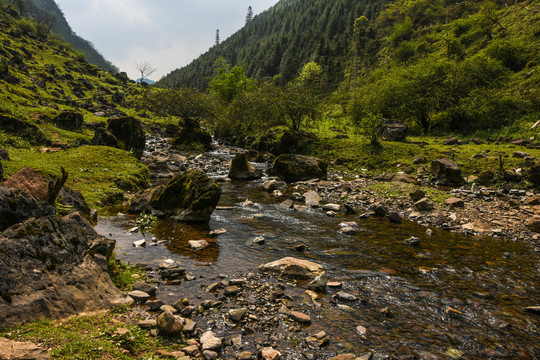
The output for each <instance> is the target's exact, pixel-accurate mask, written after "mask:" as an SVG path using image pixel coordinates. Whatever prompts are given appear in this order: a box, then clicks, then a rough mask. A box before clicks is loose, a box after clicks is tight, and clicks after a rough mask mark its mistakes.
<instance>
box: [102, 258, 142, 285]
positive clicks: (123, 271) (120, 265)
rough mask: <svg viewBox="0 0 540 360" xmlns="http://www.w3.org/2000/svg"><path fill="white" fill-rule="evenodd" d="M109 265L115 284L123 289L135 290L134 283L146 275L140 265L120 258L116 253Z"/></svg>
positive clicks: (110, 259)
mask: <svg viewBox="0 0 540 360" xmlns="http://www.w3.org/2000/svg"><path fill="white" fill-rule="evenodd" d="M108 267H109V275H110V276H111V280H112V282H113V284H114V285H116V287H117V288H119V289H120V290H122V291H131V290H133V284H135V283H136V282H137V281H139V279H141V278H143V277H144V275H145V272H144V270H143V269H142V268H140V267H139V266H134V265H130V264H126V263H124V262H122V261H120V260H118V258H117V257H116V254H115V253H113V255H112V256H111V257H110V258H109V260H108Z"/></svg>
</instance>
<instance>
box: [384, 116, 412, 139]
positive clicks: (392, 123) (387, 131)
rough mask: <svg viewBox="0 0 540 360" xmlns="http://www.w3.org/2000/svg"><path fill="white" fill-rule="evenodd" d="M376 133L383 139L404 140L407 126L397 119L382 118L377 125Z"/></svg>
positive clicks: (407, 131)
mask: <svg viewBox="0 0 540 360" xmlns="http://www.w3.org/2000/svg"><path fill="white" fill-rule="evenodd" d="M377 133H378V135H379V137H380V138H381V139H382V140H385V141H405V139H406V138H407V135H408V133H409V127H408V126H407V125H404V124H402V123H401V122H399V121H397V120H391V119H384V120H383V121H382V122H381V124H380V125H379V126H378V127H377Z"/></svg>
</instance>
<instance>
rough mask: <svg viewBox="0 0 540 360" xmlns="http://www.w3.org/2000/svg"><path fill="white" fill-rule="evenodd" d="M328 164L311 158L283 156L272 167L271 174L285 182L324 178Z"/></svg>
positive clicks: (292, 155)
mask: <svg viewBox="0 0 540 360" xmlns="http://www.w3.org/2000/svg"><path fill="white" fill-rule="evenodd" d="M327 167H328V164H327V163H326V161H324V160H321V159H317V158H316V157H312V156H304V155H294V154H284V155H280V156H278V157H277V158H276V159H275V160H274V164H273V165H272V174H273V175H276V176H279V177H280V178H282V179H283V180H285V181H287V182H295V181H302V180H309V179H313V178H326V174H327Z"/></svg>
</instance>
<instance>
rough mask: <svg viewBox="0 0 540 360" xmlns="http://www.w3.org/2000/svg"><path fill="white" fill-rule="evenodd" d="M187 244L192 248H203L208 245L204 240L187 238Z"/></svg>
mask: <svg viewBox="0 0 540 360" xmlns="http://www.w3.org/2000/svg"><path fill="white" fill-rule="evenodd" d="M188 244H189V246H190V247H191V248H192V249H193V250H204V249H206V248H207V247H208V246H210V244H209V243H208V241H206V240H189V241H188Z"/></svg>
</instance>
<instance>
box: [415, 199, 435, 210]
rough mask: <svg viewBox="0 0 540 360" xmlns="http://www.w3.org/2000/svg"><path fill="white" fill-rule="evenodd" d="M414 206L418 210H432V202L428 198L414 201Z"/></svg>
mask: <svg viewBox="0 0 540 360" xmlns="http://www.w3.org/2000/svg"><path fill="white" fill-rule="evenodd" d="M414 207H415V208H416V210H418V211H431V210H433V203H432V202H431V201H430V200H429V199H428V198H422V199H420V200H418V201H417V202H415V203H414Z"/></svg>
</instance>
